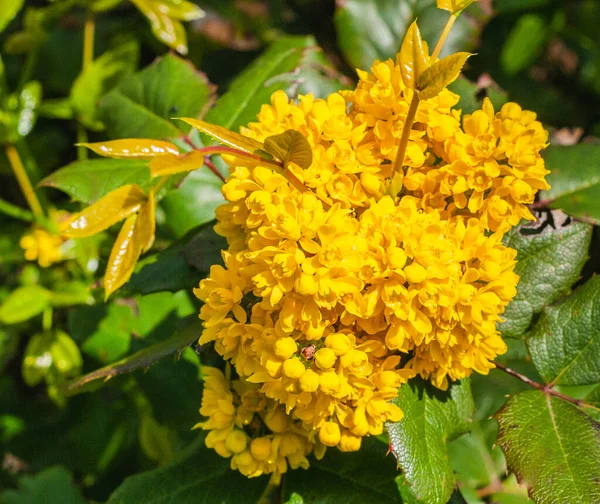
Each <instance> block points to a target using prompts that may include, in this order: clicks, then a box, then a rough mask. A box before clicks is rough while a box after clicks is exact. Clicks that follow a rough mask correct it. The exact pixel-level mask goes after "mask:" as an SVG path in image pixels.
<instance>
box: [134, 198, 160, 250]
mask: <svg viewBox="0 0 600 504" xmlns="http://www.w3.org/2000/svg"><path fill="white" fill-rule="evenodd" d="M137 227H138V228H139V236H140V245H141V247H142V254H143V253H144V252H148V250H150V247H152V244H153V243H154V233H155V231H156V205H155V200H154V192H152V191H150V194H149V195H148V201H146V203H144V204H143V205H142V208H140V211H139V212H138V220H137Z"/></svg>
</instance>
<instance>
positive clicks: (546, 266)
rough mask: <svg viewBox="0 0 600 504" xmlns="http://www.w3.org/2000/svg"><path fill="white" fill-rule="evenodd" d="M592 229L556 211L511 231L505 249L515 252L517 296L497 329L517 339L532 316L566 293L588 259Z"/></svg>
mask: <svg viewBox="0 0 600 504" xmlns="http://www.w3.org/2000/svg"><path fill="white" fill-rule="evenodd" d="M591 237H592V226H591V225H589V224H585V223H582V222H574V221H572V220H571V219H570V218H569V217H567V216H566V215H565V214H563V213H562V212H559V211H553V212H543V213H540V214H539V215H538V220H537V222H535V223H527V224H523V225H521V226H519V227H517V228H513V229H512V230H511V231H510V232H509V233H508V234H507V235H506V237H505V239H504V243H505V245H507V246H509V247H512V248H514V249H516V251H517V261H518V262H517V265H516V267H515V273H517V274H518V275H519V284H518V285H517V295H516V296H515V297H514V299H513V300H512V301H511V302H510V303H509V305H508V306H507V307H506V310H505V312H504V313H503V314H502V318H503V319H504V322H503V323H501V324H499V325H498V329H499V330H500V331H501V332H502V335H503V336H504V337H511V338H517V337H519V336H521V335H522V334H523V333H525V331H526V330H527V329H528V328H529V325H530V324H531V321H532V319H533V315H534V314H536V313H539V311H540V310H541V309H542V308H543V307H544V306H545V305H547V304H550V303H553V302H554V301H556V300H557V299H558V298H559V297H560V296H561V295H562V294H566V293H568V291H569V289H570V288H571V286H572V285H573V284H574V283H575V282H576V281H577V279H578V278H579V274H580V272H581V269H582V268H583V265H584V264H585V262H586V260H587V258H588V249H589V246H590V240H591Z"/></svg>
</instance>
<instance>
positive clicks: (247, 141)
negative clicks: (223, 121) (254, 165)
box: [181, 117, 263, 154]
mask: <svg viewBox="0 0 600 504" xmlns="http://www.w3.org/2000/svg"><path fill="white" fill-rule="evenodd" d="M181 120H182V121H184V122H186V123H188V124H189V125H190V126H192V127H193V128H196V129H197V130H198V131H201V132H202V133H205V134H207V135H208V136H210V137H211V138H213V139H214V140H216V141H217V142H218V143H220V144H223V145H227V146H229V147H233V148H234V149H239V150H241V151H243V152H248V153H250V154H254V153H255V152H256V151H257V150H261V149H262V148H263V144H262V143H260V142H259V141H258V140H254V138H249V137H246V136H244V135H240V134H239V133H235V132H234V131H230V130H228V129H227V128H224V127H222V126H218V125H216V124H210V123H208V122H206V121H201V120H200V119H190V118H187V117H182V118H181Z"/></svg>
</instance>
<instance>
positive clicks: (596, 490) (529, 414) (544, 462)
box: [496, 391, 600, 504]
mask: <svg viewBox="0 0 600 504" xmlns="http://www.w3.org/2000/svg"><path fill="white" fill-rule="evenodd" d="M496 419H497V420H498V423H499V424H500V433H499V435H498V444H499V445H500V446H501V448H502V450H503V451H504V454H505V455H506V460H507V463H508V467H509V469H511V470H512V471H514V472H515V473H516V475H517V477H518V478H519V480H520V481H521V482H522V483H525V484H526V485H527V486H528V487H529V489H530V495H531V497H532V499H533V500H534V501H535V502H536V503H537V504H554V503H556V502H576V503H577V504H587V503H589V504H593V503H597V502H600V486H599V485H598V480H599V479H600V426H599V425H598V424H597V423H596V422H594V421H593V420H592V419H591V418H589V417H588V416H586V415H584V414H583V413H582V412H581V411H580V410H579V409H577V408H576V407H575V406H574V405H572V404H570V403H568V402H566V401H563V400H561V399H558V398H556V397H553V396H550V395H546V394H544V393H543V392H539V391H530V392H523V393H521V394H517V395H516V396H513V397H511V398H510V399H509V401H508V402H507V403H506V406H505V407H504V408H503V409H502V410H501V411H500V412H499V413H498V414H497V415H496Z"/></svg>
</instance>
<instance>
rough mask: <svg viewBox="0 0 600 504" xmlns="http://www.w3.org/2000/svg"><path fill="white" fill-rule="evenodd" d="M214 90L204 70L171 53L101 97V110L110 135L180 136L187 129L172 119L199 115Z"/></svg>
mask: <svg viewBox="0 0 600 504" xmlns="http://www.w3.org/2000/svg"><path fill="white" fill-rule="evenodd" d="M213 93H214V87H213V86H212V85H211V84H210V83H209V82H208V79H207V78H206V76H205V75H204V74H203V73H201V72H199V71H198V70H197V69H196V68H195V67H194V66H193V65H192V64H191V63H190V62H189V61H186V60H183V59H181V58H179V57H177V56H175V55H173V54H168V55H166V56H163V57H161V58H158V59H157V60H156V61H155V62H154V63H152V64H151V65H150V66H148V67H146V68H144V69H143V70H141V71H140V72H138V73H136V74H134V75H132V76H130V77H129V78H127V79H125V80H124V81H123V82H122V83H121V84H119V86H118V87H117V88H115V89H113V90H112V91H111V92H110V93H108V94H107V95H106V96H104V97H103V98H102V100H101V101H100V104H99V107H98V109H99V114H100V117H101V119H102V121H103V122H104V124H106V128H107V132H108V134H109V136H110V137H111V138H127V137H131V138H135V137H143V138H168V137H178V136H180V135H181V134H183V133H187V132H188V128H187V127H185V125H184V124H183V123H182V122H181V121H174V120H172V119H173V118H174V117H177V116H185V117H198V116H200V115H201V114H202V113H203V112H204V111H205V110H206V109H207V108H208V106H209V105H210V104H211V103H212V100H213ZM180 128H181V129H180Z"/></svg>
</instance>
